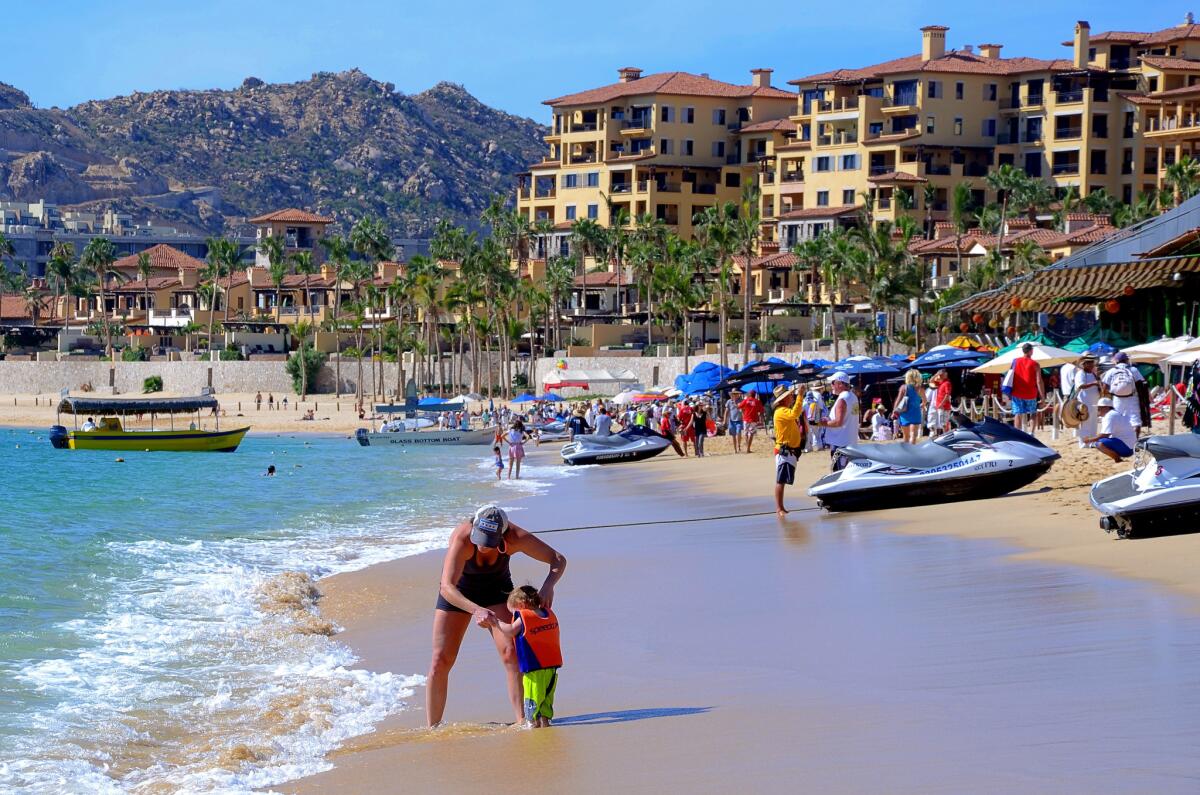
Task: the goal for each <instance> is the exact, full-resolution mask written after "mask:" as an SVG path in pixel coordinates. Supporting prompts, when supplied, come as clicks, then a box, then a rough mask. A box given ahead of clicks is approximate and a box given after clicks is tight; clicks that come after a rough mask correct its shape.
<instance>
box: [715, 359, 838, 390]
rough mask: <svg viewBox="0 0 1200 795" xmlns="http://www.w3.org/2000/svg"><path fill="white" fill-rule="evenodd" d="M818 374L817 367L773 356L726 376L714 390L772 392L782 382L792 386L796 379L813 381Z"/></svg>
mask: <svg viewBox="0 0 1200 795" xmlns="http://www.w3.org/2000/svg"><path fill="white" fill-rule="evenodd" d="M816 374H817V368H815V367H812V366H805V367H797V366H796V365H794V364H788V363H787V362H785V361H783V360H782V359H777V358H775V357H774V356H772V357H771V358H769V359H766V360H764V361H761V362H753V363H751V364H748V365H746V366H745V367H743V368H742V369H741V370H738V371H737V372H736V373H733V374H732V375H729V376H726V377H725V379H724V380H722V381H721V383H719V384H717V385H716V387H714V388H713V390H712V391H714V392H724V391H725V390H727V389H740V390H741V391H743V392H758V393H760V394H770V393H771V392H773V391H774V390H775V387H776V386H779V385H780V384H783V385H785V386H791V385H792V383H793V382H795V381H811V380H812V379H813V378H814V377H815V376H816Z"/></svg>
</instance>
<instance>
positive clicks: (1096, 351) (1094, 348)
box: [1067, 342, 1117, 356]
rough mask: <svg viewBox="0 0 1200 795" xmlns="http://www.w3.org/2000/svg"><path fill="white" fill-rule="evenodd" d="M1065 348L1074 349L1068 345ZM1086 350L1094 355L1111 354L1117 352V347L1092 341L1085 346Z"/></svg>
mask: <svg viewBox="0 0 1200 795" xmlns="http://www.w3.org/2000/svg"><path fill="white" fill-rule="evenodd" d="M1067 350H1069V351H1073V350H1075V349H1074V348H1072V347H1069V346H1068V347H1067ZM1087 352H1088V353H1090V354H1093V355H1095V356H1112V355H1113V354H1114V353H1116V352H1117V349H1116V348H1115V347H1114V346H1112V345H1109V344H1108V343H1107V342H1093V343H1092V344H1091V345H1089V346H1087Z"/></svg>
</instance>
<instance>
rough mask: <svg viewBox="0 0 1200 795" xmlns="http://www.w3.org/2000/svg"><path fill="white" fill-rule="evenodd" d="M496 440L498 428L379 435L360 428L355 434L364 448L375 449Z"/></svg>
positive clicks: (400, 432)
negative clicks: (393, 445)
mask: <svg viewBox="0 0 1200 795" xmlns="http://www.w3.org/2000/svg"><path fill="white" fill-rule="evenodd" d="M495 438H496V428H495V427H491V428H476V429H475V430H468V431H463V430H445V431H391V432H388V433H379V432H377V431H368V430H367V429H366V428H359V429H358V430H357V431H355V432H354V439H355V441H357V442H358V443H359V444H361V445H362V446H363V447H374V446H382V445H389V444H404V445H419V444H491V443H492V440H493V439H495Z"/></svg>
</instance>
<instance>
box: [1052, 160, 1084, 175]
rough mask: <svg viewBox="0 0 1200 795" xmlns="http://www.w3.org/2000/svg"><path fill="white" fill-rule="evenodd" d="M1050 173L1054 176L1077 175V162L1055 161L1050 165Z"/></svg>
mask: <svg viewBox="0 0 1200 795" xmlns="http://www.w3.org/2000/svg"><path fill="white" fill-rule="evenodd" d="M1050 173H1051V174H1053V175H1054V176H1056V177H1077V176H1079V163H1078V162H1074V163H1055V164H1054V165H1052V166H1051V167H1050Z"/></svg>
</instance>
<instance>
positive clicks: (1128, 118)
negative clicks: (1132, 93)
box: [1121, 111, 1134, 138]
mask: <svg viewBox="0 0 1200 795" xmlns="http://www.w3.org/2000/svg"><path fill="white" fill-rule="evenodd" d="M1133 113H1134V112H1133V111H1127V112H1126V113H1125V125H1124V127H1123V128H1122V129H1121V137H1122V138H1132V137H1133Z"/></svg>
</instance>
